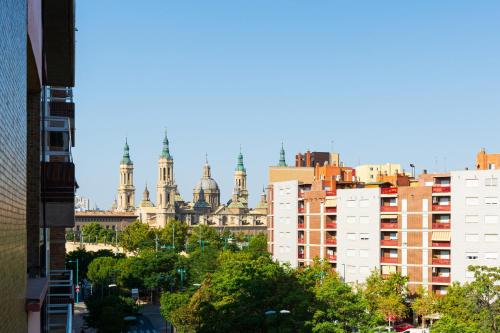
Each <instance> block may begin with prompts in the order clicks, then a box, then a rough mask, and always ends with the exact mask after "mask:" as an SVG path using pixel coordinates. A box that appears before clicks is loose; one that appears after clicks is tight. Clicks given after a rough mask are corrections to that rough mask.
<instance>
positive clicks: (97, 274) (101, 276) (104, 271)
mask: <svg viewBox="0 0 500 333" xmlns="http://www.w3.org/2000/svg"><path fill="white" fill-rule="evenodd" d="M117 262H118V260H117V259H115V258H110V257H98V258H95V259H94V260H92V262H91V263H90V265H89V269H88V273H87V277H88V278H89V280H90V281H91V282H92V283H94V284H96V285H97V286H100V287H101V296H104V286H105V285H108V284H110V283H111V282H112V281H113V280H115V279H116V276H117Z"/></svg>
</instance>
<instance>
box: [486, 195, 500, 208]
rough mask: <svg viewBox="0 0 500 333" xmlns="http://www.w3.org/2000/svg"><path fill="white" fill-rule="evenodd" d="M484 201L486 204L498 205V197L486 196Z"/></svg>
mask: <svg viewBox="0 0 500 333" xmlns="http://www.w3.org/2000/svg"><path fill="white" fill-rule="evenodd" d="M484 203H485V204H486V206H496V205H498V197H486V198H484Z"/></svg>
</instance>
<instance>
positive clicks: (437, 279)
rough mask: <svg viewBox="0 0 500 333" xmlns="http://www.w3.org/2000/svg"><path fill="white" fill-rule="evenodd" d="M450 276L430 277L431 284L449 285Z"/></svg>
mask: <svg viewBox="0 0 500 333" xmlns="http://www.w3.org/2000/svg"><path fill="white" fill-rule="evenodd" d="M450 281H451V277H450V276H432V282H434V283H450Z"/></svg>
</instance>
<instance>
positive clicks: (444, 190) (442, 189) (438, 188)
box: [432, 186, 451, 193]
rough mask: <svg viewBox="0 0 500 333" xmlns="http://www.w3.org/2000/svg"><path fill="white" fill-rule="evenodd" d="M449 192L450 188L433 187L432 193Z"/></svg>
mask: <svg viewBox="0 0 500 333" xmlns="http://www.w3.org/2000/svg"><path fill="white" fill-rule="evenodd" d="M449 192H451V187H450V186H433V187H432V193H449Z"/></svg>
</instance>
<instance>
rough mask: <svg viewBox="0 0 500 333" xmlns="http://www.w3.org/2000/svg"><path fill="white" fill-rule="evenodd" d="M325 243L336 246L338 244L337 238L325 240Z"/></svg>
mask: <svg viewBox="0 0 500 333" xmlns="http://www.w3.org/2000/svg"><path fill="white" fill-rule="evenodd" d="M325 243H326V244H329V245H336V244H337V238H327V239H326V240H325Z"/></svg>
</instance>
